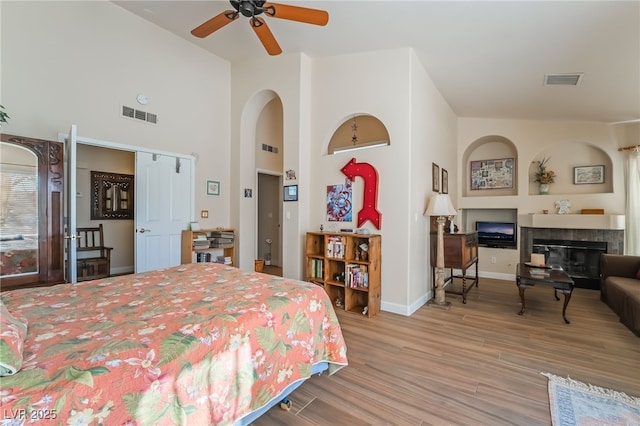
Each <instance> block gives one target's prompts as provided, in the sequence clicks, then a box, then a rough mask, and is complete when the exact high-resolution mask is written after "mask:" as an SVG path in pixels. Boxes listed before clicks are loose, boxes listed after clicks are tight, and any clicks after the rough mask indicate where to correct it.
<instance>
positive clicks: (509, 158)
mask: <svg viewBox="0 0 640 426" xmlns="http://www.w3.org/2000/svg"><path fill="white" fill-rule="evenodd" d="M484 161H486V162H488V163H487V164H492V163H491V162H494V163H495V164H499V165H500V166H501V169H503V170H508V168H505V166H510V167H511V172H510V173H509V174H510V175H511V182H510V187H506V188H504V187H502V188H491V185H489V186H488V187H487V188H488V189H483V188H482V187H481V186H480V185H478V180H476V181H475V185H474V187H475V188H478V187H480V188H479V189H472V182H471V178H472V172H471V165H472V162H473V163H474V165H478V164H483V163H478V162H484ZM461 167H462V181H463V182H464V184H463V186H462V195H463V196H464V197H488V196H509V195H517V194H518V179H517V176H518V151H517V149H516V146H515V144H514V143H513V142H512V141H511V140H509V139H507V138H505V137H504V136H498V135H487V136H483V137H481V138H478V139H476V140H475V141H474V142H473V143H472V144H471V145H469V146H468V147H467V149H466V150H465V152H464V154H463V155H462V164H461ZM488 169H489V170H488V171H487V174H491V173H492V171H491V170H490V167H489V168H488ZM476 170H477V169H476ZM497 174H498V175H499V179H504V176H505V175H506V171H505V174H502V173H500V172H499V171H498V173H497ZM486 178H487V182H489V179H490V178H491V175H489V176H486ZM483 182H484V181H483ZM502 182H506V181H502ZM506 185H508V183H507V184H506ZM506 185H505V184H504V183H503V184H502V186H506Z"/></svg>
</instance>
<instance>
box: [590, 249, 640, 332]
mask: <svg viewBox="0 0 640 426" xmlns="http://www.w3.org/2000/svg"><path fill="white" fill-rule="evenodd" d="M600 272H601V282H600V299H602V301H603V302H604V303H606V304H607V305H608V306H609V307H610V308H611V309H612V310H613V311H614V312H615V313H616V314H617V315H618V317H620V322H621V323H623V324H624V325H626V326H627V327H628V328H629V329H630V330H631V331H632V332H634V333H635V334H636V335H637V336H640V256H624V255H619V254H603V255H601V256H600Z"/></svg>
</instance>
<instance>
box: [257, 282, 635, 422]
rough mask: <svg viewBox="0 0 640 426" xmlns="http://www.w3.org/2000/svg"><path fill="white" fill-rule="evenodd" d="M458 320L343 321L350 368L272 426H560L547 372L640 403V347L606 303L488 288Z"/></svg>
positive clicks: (451, 314) (312, 388) (276, 416)
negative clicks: (554, 421)
mask: <svg viewBox="0 0 640 426" xmlns="http://www.w3.org/2000/svg"><path fill="white" fill-rule="evenodd" d="M447 300H449V301H451V302H452V307H451V309H450V310H443V309H439V308H435V307H431V306H426V305H425V306H423V307H421V308H420V309H419V310H418V311H417V312H416V313H414V314H413V315H412V316H410V317H405V316H401V315H395V314H391V313H387V312H380V314H378V315H377V316H375V317H373V318H365V317H361V316H359V315H354V314H349V313H346V312H344V311H340V310H337V313H338V317H339V319H340V323H341V325H342V329H343V333H344V337H345V340H346V343H347V347H348V352H347V356H348V358H349V366H348V367H345V368H343V369H342V370H340V371H338V372H337V373H336V374H334V375H332V376H326V375H323V376H315V377H312V378H311V379H309V380H308V381H307V382H305V383H304V384H303V385H302V386H300V388H298V389H297V390H296V391H294V392H293V393H292V394H291V396H290V399H291V401H292V402H293V407H292V409H291V411H289V412H286V411H283V410H281V409H280V408H279V407H277V406H276V407H274V408H272V409H271V410H270V411H269V412H267V413H265V415H263V416H262V417H261V418H259V419H258V420H256V421H255V422H254V425H256V426H263V425H273V424H280V425H328V424H334V425H347V424H348V425H360V424H362V425H364V424H375V425H380V424H389V425H391V424H394V425H450V424H451V425H550V424H551V417H550V414H549V401H548V395H547V378H546V377H544V376H542V375H541V374H540V373H541V372H549V373H553V374H556V375H558V376H565V377H566V376H570V377H571V378H573V379H577V380H581V381H584V382H588V383H591V384H593V385H597V386H602V387H606V388H611V389H615V390H618V391H621V392H625V393H627V394H628V395H633V396H636V397H640V338H639V337H636V336H635V335H633V333H631V331H629V330H628V329H627V328H626V327H625V326H623V325H622V324H620V322H619V321H618V318H617V316H616V315H615V314H614V313H613V312H612V311H611V310H610V309H609V307H607V306H606V305H605V304H604V303H603V302H601V301H600V294H599V292H598V291H594V290H586V289H575V290H574V293H573V297H572V299H571V301H570V303H569V306H568V308H567V317H568V318H569V320H570V321H571V324H565V323H564V322H563V320H562V315H561V314H562V296H561V300H560V301H556V300H555V299H554V297H553V290H552V289H551V288H549V287H545V286H538V287H534V288H531V289H528V290H527V292H526V300H527V311H526V312H525V314H524V315H523V316H519V315H517V312H518V311H519V310H520V298H519V296H518V291H517V289H516V286H515V283H514V282H512V281H499V280H492V279H486V278H485V279H480V286H479V288H474V289H473V290H471V292H470V293H469V295H468V298H467V304H466V305H464V304H462V299H461V297H460V296H451V295H447Z"/></svg>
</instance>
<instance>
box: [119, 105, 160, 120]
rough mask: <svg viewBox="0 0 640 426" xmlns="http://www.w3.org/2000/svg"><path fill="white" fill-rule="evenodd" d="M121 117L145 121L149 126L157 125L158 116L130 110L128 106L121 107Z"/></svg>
mask: <svg viewBox="0 0 640 426" xmlns="http://www.w3.org/2000/svg"><path fill="white" fill-rule="evenodd" d="M122 116H123V117H127V118H133V119H134V120H140V121H146V122H147V123H151V124H158V116H157V115H156V114H152V113H150V112H145V111H141V110H139V109H135V108H131V107H128V106H123V107H122Z"/></svg>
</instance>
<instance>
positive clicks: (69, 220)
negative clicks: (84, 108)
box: [64, 124, 78, 283]
mask: <svg viewBox="0 0 640 426" xmlns="http://www.w3.org/2000/svg"><path fill="white" fill-rule="evenodd" d="M76 139H77V128H76V125H75V124H72V125H71V129H70V130H69V135H68V136H67V138H66V139H65V141H64V174H65V182H64V184H65V191H64V192H65V194H64V198H65V208H66V213H67V215H66V219H65V235H64V238H65V243H66V244H65V246H66V248H65V251H66V253H65V254H66V256H65V259H66V262H65V264H66V265H65V271H64V277H65V280H66V281H67V282H68V283H75V282H77V281H78V269H77V266H78V265H77V263H76V260H77V252H76V248H77V241H76V238H77V237H76V145H77V140H76Z"/></svg>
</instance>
